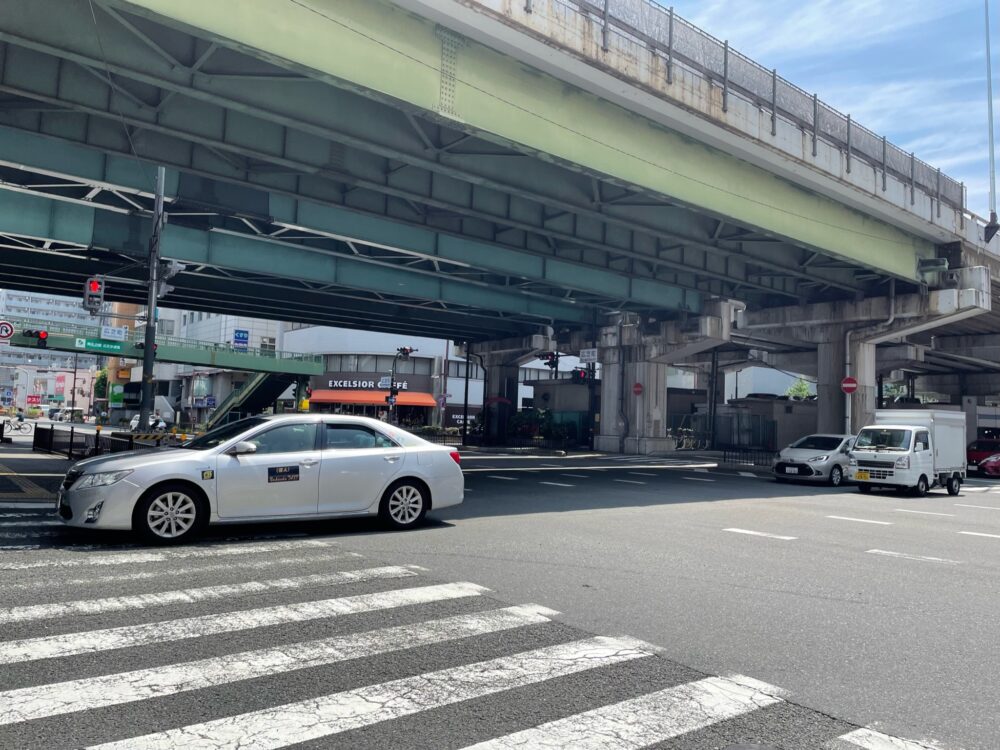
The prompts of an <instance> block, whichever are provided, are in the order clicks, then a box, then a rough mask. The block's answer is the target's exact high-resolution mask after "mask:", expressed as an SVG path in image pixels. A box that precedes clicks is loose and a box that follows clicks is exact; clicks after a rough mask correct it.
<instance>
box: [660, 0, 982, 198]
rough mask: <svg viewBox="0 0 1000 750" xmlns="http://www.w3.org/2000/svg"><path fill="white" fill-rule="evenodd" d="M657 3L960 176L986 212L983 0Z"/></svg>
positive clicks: (708, 0)
mask: <svg viewBox="0 0 1000 750" xmlns="http://www.w3.org/2000/svg"><path fill="white" fill-rule="evenodd" d="M661 4H663V5H673V6H674V9H675V11H676V12H677V13H678V14H679V15H680V16H682V17H684V18H685V19H686V20H688V21H691V22H692V23H694V24H695V25H697V26H699V27H701V28H702V29H704V30H705V31H707V32H708V33H710V34H712V35H714V36H716V37H718V38H719V39H728V40H729V43H730V45H731V46H732V47H733V48H734V49H737V50H739V51H740V52H742V53H743V54H745V55H747V56H749V57H751V58H752V59H754V60H756V61H757V62H758V63H760V64H762V65H764V66H765V67H768V68H772V67H776V68H777V69H778V73H779V75H782V76H784V77H785V78H787V79H788V80H789V81H791V82H792V83H795V84H796V85H798V86H800V87H801V88H803V89H805V90H806V91H809V92H813V91H815V92H816V93H818V94H819V97H820V99H822V100H823V101H825V102H827V103H828V104H830V105H832V106H833V107H835V108H837V109H839V110H840V111H841V112H843V113H845V114H851V115H853V117H854V119H855V120H856V121H857V122H858V123H859V124H862V125H864V126H865V127H868V128H870V129H871V130H874V131H875V132H876V133H879V134H880V135H881V134H885V135H886V136H888V138H889V140H890V141H892V142H893V143H895V144H897V145H898V146H900V147H901V148H903V149H905V150H906V151H914V152H916V155H917V157H918V158H921V159H923V160H924V161H926V162H927V163H929V164H931V165H932V166H935V167H941V169H942V171H944V172H945V173H946V174H948V175H950V176H951V177H953V178H955V179H956V180H960V181H964V182H965V184H966V185H967V187H968V205H969V208H970V209H971V210H972V211H973V212H974V213H977V214H979V215H980V216H986V215H988V213H989V161H988V150H987V131H988V128H987V123H986V65H985V61H986V54H985V34H984V31H983V0H661ZM998 22H1000V2H998V0H991V4H990V26H991V27H992V29H993V36H992V45H993V50H992V52H993V55H992V56H993V73H994V78H997V77H1000V64H998V62H1000V55H998V52H1000V50H998V47H1000V35H997V29H998V28H1000V24H998ZM996 96H997V87H996V82H994V97H996ZM997 104H1000V99H998V102H997ZM994 114H996V108H994Z"/></svg>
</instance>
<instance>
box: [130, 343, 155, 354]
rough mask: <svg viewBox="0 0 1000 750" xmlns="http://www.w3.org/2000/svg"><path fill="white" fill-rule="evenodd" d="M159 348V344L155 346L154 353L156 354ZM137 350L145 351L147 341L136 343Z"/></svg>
mask: <svg viewBox="0 0 1000 750" xmlns="http://www.w3.org/2000/svg"><path fill="white" fill-rule="evenodd" d="M158 346H159V344H153V351H154V352H155V351H156V348H157V347H158ZM135 348H136V349H145V348H146V342H145V341H137V342H136V343H135Z"/></svg>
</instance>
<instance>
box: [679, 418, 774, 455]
mask: <svg viewBox="0 0 1000 750" xmlns="http://www.w3.org/2000/svg"><path fill="white" fill-rule="evenodd" d="M668 425H669V427H670V433H671V435H673V436H674V437H675V438H677V447H678V448H680V449H681V450H684V449H687V448H692V449H696V450H706V449H709V448H711V449H713V450H735V449H753V450H763V451H771V450H774V448H775V445H776V442H775V441H776V435H777V422H775V421H774V420H773V419H767V418H765V417H762V416H760V415H759V414H727V415H722V414H720V415H717V416H716V417H715V425H714V427H715V429H714V430H713V429H712V425H710V424H709V419H708V415H707V414H670V415H669V416H668Z"/></svg>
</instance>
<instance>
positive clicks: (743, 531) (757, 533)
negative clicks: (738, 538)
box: [723, 529, 798, 542]
mask: <svg viewBox="0 0 1000 750" xmlns="http://www.w3.org/2000/svg"><path fill="white" fill-rule="evenodd" d="M723 531H730V532H732V533H733V534H749V535H750V536H765V537H767V538H768V539H782V540H784V541H786V542H788V541H791V540H792V539H798V537H795V536H781V535H779V534H768V533H767V532H766V531H750V530H749V529H723Z"/></svg>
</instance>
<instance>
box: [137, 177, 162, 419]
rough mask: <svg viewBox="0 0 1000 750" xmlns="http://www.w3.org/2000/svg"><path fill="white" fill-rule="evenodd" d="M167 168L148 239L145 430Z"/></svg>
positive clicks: (150, 407) (141, 411) (149, 409)
mask: <svg viewBox="0 0 1000 750" xmlns="http://www.w3.org/2000/svg"><path fill="white" fill-rule="evenodd" d="M165 181H166V170H165V169H164V168H163V167H157V168H156V201H155V203H154V204H153V235H152V236H151V237H150V238H149V293H148V295H147V298H146V336H145V339H144V342H145V343H144V345H143V349H142V403H141V405H140V407H139V429H140V430H145V429H146V427H147V426H148V425H149V417H150V415H151V414H152V413H153V399H154V394H153V360H154V358H155V356H156V298H157V294H158V292H159V273H160V234H161V233H162V231H163V224H164V218H165V217H164V214H163V190H164V182H165Z"/></svg>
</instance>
